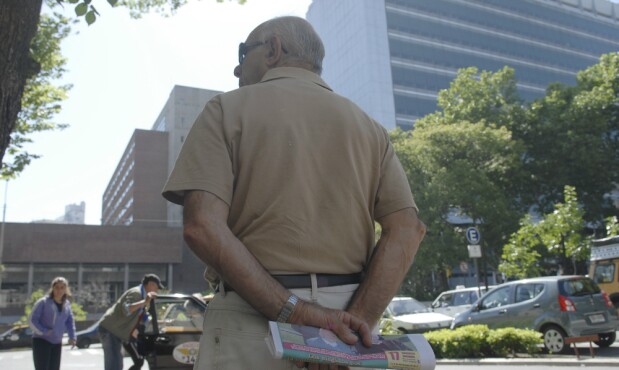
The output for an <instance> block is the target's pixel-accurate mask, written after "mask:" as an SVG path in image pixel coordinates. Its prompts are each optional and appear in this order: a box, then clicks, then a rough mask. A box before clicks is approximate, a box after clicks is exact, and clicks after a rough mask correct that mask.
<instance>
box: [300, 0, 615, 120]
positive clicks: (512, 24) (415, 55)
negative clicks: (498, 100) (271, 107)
mask: <svg viewBox="0 0 619 370" xmlns="http://www.w3.org/2000/svg"><path fill="white" fill-rule="evenodd" d="M307 19H308V21H310V22H311V23H312V25H313V26H314V27H315V28H316V31H317V32H318V33H319V34H320V36H321V38H322V39H323V41H324V43H325V48H326V57H325V61H324V65H323V69H324V72H323V77H324V79H325V81H326V82H327V83H328V84H329V85H330V86H331V87H332V88H333V89H334V90H335V91H336V92H338V93H340V94H342V95H344V96H346V97H348V98H350V99H351V100H352V101H354V102H355V103H357V104H358V105H359V106H360V107H362V108H363V109H364V110H365V111H367V112H368V113H369V114H370V115H371V116H372V117H374V118H375V119H377V120H378V121H379V122H381V123H382V124H383V125H384V126H385V127H386V128H387V129H393V128H394V127H396V126H399V127H402V128H405V129H410V128H412V127H413V124H414V122H415V120H417V119H418V118H420V117H423V116H425V115H426V114H428V113H431V112H434V111H435V110H436V109H437V105H436V101H437V96H438V91H439V90H441V89H445V88H448V87H449V84H450V82H451V81H452V80H453V79H454V77H455V76H456V73H457V71H458V69H460V68H464V67H470V66H476V67H478V68H479V69H482V70H488V71H497V70H499V69H501V68H503V66H506V65H507V66H510V67H512V68H514V70H515V74H516V78H517V79H518V90H519V93H520V96H521V97H522V98H523V99H525V100H529V101H530V100H533V99H535V98H538V97H541V96H543V95H544V92H545V89H546V87H547V85H548V84H549V83H551V82H563V83H566V84H573V83H575V81H576V74H577V72H578V71H580V70H582V69H585V68H586V67H589V66H591V65H593V64H596V63H597V62H598V60H599V57H600V55H602V54H605V53H609V52H613V51H617V50H618V49H619V37H618V35H619V4H613V3H611V2H610V1H608V0H518V1H506V0H433V1H428V0H338V1H331V0H314V1H313V2H312V4H311V6H310V8H309V10H308V12H307Z"/></svg>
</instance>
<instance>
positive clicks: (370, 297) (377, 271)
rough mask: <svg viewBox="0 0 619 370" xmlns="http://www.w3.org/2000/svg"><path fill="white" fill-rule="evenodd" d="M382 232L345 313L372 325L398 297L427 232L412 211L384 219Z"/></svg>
mask: <svg viewBox="0 0 619 370" xmlns="http://www.w3.org/2000/svg"><path fill="white" fill-rule="evenodd" d="M379 221H382V222H381V225H383V232H382V235H381V237H380V240H379V241H378V243H377V245H376V248H375V251H374V253H373V255H372V258H371V260H370V262H369V264H368V267H367V269H366V274H365V277H364V280H363V282H362V283H361V285H360V286H359V288H358V289H357V291H356V292H355V295H354V296H353V298H352V299H351V302H350V304H349V305H348V308H347V311H348V312H350V313H351V314H353V315H355V316H358V317H360V318H362V319H364V320H366V322H367V323H368V324H369V325H373V324H375V323H376V322H377V321H378V319H379V318H380V317H381V316H382V314H383V312H384V310H385V308H386V307H387V305H388V304H389V302H390V301H391V299H392V298H393V296H394V295H395V294H396V293H397V291H398V289H399V287H400V284H401V283H402V280H403V279H404V277H405V276H406V273H407V272H408V270H409V268H410V266H411V264H412V262H413V259H414V257H415V254H416V253H417V250H418V249H419V244H420V243H421V240H422V239H423V237H424V235H425V231H426V227H425V225H424V224H423V223H422V222H421V221H420V220H419V219H418V218H417V214H416V212H415V210H414V209H412V208H408V209H405V210H401V211H398V212H395V213H394V214H391V215H388V216H385V218H384V220H379Z"/></svg>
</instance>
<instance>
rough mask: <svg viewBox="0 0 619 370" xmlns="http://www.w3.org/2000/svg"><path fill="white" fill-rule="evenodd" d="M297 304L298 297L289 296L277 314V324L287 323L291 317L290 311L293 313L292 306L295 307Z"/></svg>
mask: <svg viewBox="0 0 619 370" xmlns="http://www.w3.org/2000/svg"><path fill="white" fill-rule="evenodd" d="M297 302H299V297H297V296H296V295H294V294H291V295H290V297H288V301H286V304H284V307H282V310H281V311H280V312H279V315H278V316H277V322H288V319H289V318H290V315H292V311H294V306H296V305H297Z"/></svg>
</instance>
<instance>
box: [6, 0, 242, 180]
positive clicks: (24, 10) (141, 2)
mask: <svg viewBox="0 0 619 370" xmlns="http://www.w3.org/2000/svg"><path fill="white" fill-rule="evenodd" d="M43 1H45V2H46V4H47V5H48V6H49V7H50V8H52V9H53V8H54V7H55V6H63V5H64V4H67V3H68V4H72V5H74V6H75V14H76V16H77V17H84V20H85V21H86V22H87V23H88V24H92V23H94V22H95V21H96V19H97V16H98V15H99V13H98V11H97V9H96V8H95V4H96V5H97V6H98V5H99V4H105V3H108V5H111V6H115V5H119V6H124V7H126V8H128V9H129V11H130V14H131V16H133V17H134V18H139V17H140V15H142V14H144V13H147V12H150V11H151V10H152V11H156V12H158V13H161V14H164V15H169V14H173V13H174V12H175V11H176V10H177V9H178V8H180V7H182V6H183V5H185V4H187V2H188V1H189V0H121V1H118V0H105V1H104V0H94V1H93V0H2V1H0V45H2V47H1V48H0V164H2V167H1V170H2V176H4V177H11V176H15V175H16V174H17V173H19V172H20V171H21V170H23V168H24V166H26V165H27V164H28V163H29V162H30V160H32V159H34V158H36V157H37V156H36V155H31V154H29V153H27V152H23V151H22V149H23V147H22V145H23V144H24V143H25V142H28V139H27V137H28V134H29V133H31V132H34V131H40V130H50V129H54V128H62V127H63V125H55V124H53V123H52V122H51V121H50V119H51V118H52V116H53V115H54V114H55V113H57V112H58V110H59V109H60V105H59V102H60V101H62V100H63V99H64V97H63V96H62V94H63V89H65V90H64V93H66V89H67V88H68V86H60V87H58V88H56V89H57V90H56V91H55V92H51V91H47V92H45V91H42V90H41V89H40V88H37V86H41V85H38V84H40V83H41V82H43V81H36V79H37V78H39V77H37V75H38V74H39V73H41V72H45V68H46V65H45V63H46V60H45V54H44V53H45V50H46V51H47V52H52V54H54V55H56V56H57V57H58V56H59V55H60V54H59V53H58V50H56V49H57V45H59V42H60V40H61V39H62V38H64V37H65V36H66V34H65V33H64V32H68V28H66V24H64V26H65V27H63V28H57V29H56V33H49V32H48V33H47V35H48V36H53V37H52V38H51V39H49V41H50V45H46V44H45V39H44V38H43V37H41V38H40V39H39V40H38V41H37V40H35V35H36V34H37V29H38V26H39V20H40V19H41V9H42V5H43ZM217 2H223V0H217ZM238 2H239V3H241V4H242V3H244V2H245V0H238ZM48 21H49V19H48V20H45V19H44V22H43V23H42V25H41V30H45V22H48ZM48 25H50V24H48ZM57 25H58V24H57ZM50 26H51V25H50ZM51 29H53V27H52V28H51ZM49 30H50V29H49V28H48V29H47V31H49ZM58 36H62V37H60V39H58ZM33 40H34V43H33ZM37 48H38V51H39V55H37ZM41 52H42V53H43V54H41ZM47 62H52V63H56V64H55V65H56V66H58V68H55V69H54V68H52V69H51V70H50V69H48V70H47V72H48V73H49V72H51V73H52V74H53V73H55V74H56V75H55V76H54V75H48V76H47V78H45V77H43V79H44V80H45V82H50V81H51V80H52V79H55V78H58V76H59V75H61V74H62V65H63V63H64V61H61V60H59V59H56V60H47ZM52 71H53V72H52ZM32 79H35V80H34V81H32ZM27 84H30V86H29V87H27ZM47 86H48V87H50V86H51V85H47ZM25 92H26V95H24V94H25ZM41 94H43V95H44V96H47V98H51V100H48V101H41V100H39V103H35V106H38V109H35V110H32V111H31V112H30V113H32V112H36V114H42V115H47V117H46V118H41V117H37V119H38V121H35V122H32V121H29V119H31V118H32V115H31V114H30V113H25V114H23V115H22V116H21V117H19V118H18V116H19V114H20V111H21V110H22V107H24V106H25V105H27V104H31V103H33V102H32V101H31V99H40V98H42V95H41ZM24 100H25V101H24ZM37 104H38V105H37ZM45 110H48V111H47V112H44V111H45ZM22 118H23V119H25V121H23V120H22V121H19V119H22ZM14 132H16V134H15V135H14V136H13V137H12V134H13V133H14ZM10 145H12V147H11V149H8V148H9V146H10ZM7 150H9V153H10V154H11V155H12V158H13V163H12V164H10V165H5V163H4V156H5V153H6V152H7Z"/></svg>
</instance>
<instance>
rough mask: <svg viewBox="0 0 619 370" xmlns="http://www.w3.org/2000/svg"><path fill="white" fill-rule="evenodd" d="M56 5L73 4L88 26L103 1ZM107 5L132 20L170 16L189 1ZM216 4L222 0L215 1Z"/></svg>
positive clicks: (131, 0)
mask: <svg viewBox="0 0 619 370" xmlns="http://www.w3.org/2000/svg"><path fill="white" fill-rule="evenodd" d="M237 1H238V3H239V4H244V3H245V2H246V1H247V0H237ZM56 2H57V3H58V4H61V5H62V4H63V3H69V4H75V15H76V16H77V17H84V20H85V21H86V23H88V25H91V24H93V23H95V21H96V20H97V17H98V16H99V12H98V11H97V9H96V8H95V6H94V5H93V2H95V3H98V4H103V3H104V1H103V0H95V1H93V0H56ZM106 2H107V3H108V5H110V6H112V7H114V6H122V7H126V8H128V9H129V14H130V15H131V17H133V18H140V17H142V15H143V14H146V13H149V12H151V11H154V12H156V13H159V14H161V15H163V16H170V15H173V14H175V13H176V11H177V10H178V9H179V8H181V7H182V6H184V5H186V4H187V3H188V2H189V0H120V1H119V0H106ZM217 2H218V3H222V2H224V0H217Z"/></svg>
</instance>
